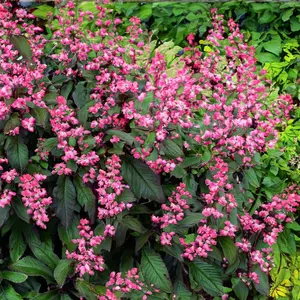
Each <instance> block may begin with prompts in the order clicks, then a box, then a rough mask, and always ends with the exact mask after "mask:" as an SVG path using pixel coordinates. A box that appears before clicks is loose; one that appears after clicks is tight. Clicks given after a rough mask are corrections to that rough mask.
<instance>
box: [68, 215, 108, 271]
mask: <svg viewBox="0 0 300 300" xmlns="http://www.w3.org/2000/svg"><path fill="white" fill-rule="evenodd" d="M108 226H110V225H108ZM78 229H79V235H80V238H79V239H75V240H72V242H73V243H75V244H78V250H77V251H75V252H72V253H70V252H69V251H68V250H67V252H66V256H67V258H68V259H74V260H75V261H76V262H77V265H76V272H78V273H79V275H80V276H81V277H82V276H83V275H84V274H89V275H94V273H95V271H100V272H101V271H103V270H104V259H103V257H102V256H101V255H97V254H96V253H95V247H96V246H98V245H100V244H101V243H102V242H103V241H104V240H105V236H108V235H111V234H113V233H114V230H112V228H111V227H109V228H107V230H106V231H105V232H104V236H98V235H96V236H95V235H94V232H93V231H92V230H91V227H90V226H89V221H88V220H87V219H81V220H80V224H79V225H78Z"/></svg>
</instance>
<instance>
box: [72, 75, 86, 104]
mask: <svg viewBox="0 0 300 300" xmlns="http://www.w3.org/2000/svg"><path fill="white" fill-rule="evenodd" d="M84 85H85V82H83V81H81V82H79V83H78V84H77V86H76V89H75V91H74V92H73V94H72V96H73V99H74V102H75V104H76V105H77V107H83V106H84V105H85V104H86V103H87V102H88V101H89V100H90V89H89V88H86V87H85V86H84Z"/></svg>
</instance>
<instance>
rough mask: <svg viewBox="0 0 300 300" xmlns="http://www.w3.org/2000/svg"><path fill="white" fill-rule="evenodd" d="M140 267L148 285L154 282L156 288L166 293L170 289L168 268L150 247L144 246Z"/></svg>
mask: <svg viewBox="0 0 300 300" xmlns="http://www.w3.org/2000/svg"><path fill="white" fill-rule="evenodd" d="M140 269H141V271H142V273H143V276H144V278H145V280H146V282H147V283H148V284H149V285H151V284H154V286H155V287H156V288H158V289H160V290H162V291H164V292H167V293H170V292H171V291H172V284H171V281H170V279H169V273H168V270H167V268H166V266H165V264H164V262H163V260H162V259H161V257H160V255H159V254H157V253H156V252H154V251H153V250H152V249H149V248H144V249H143V250H142V261H141V266H140Z"/></svg>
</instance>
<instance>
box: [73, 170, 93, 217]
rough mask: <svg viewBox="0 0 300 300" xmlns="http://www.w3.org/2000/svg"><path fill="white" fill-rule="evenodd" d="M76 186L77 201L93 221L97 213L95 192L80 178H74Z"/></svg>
mask: <svg viewBox="0 0 300 300" xmlns="http://www.w3.org/2000/svg"><path fill="white" fill-rule="evenodd" d="M74 186H75V188H76V192H77V201H78V202H79V204H80V205H81V206H84V208H85V211H86V212H88V214H89V217H90V218H91V219H93V218H94V215H95V212H96V196H95V195H94V193H93V191H92V190H91V189H90V188H89V187H88V186H86V185H85V184H84V183H83V181H82V179H81V178H80V177H79V176H76V177H75V178H74Z"/></svg>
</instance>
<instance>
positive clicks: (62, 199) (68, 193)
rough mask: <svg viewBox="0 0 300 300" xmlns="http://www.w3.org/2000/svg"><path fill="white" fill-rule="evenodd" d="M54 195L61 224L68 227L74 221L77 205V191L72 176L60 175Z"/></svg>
mask: <svg viewBox="0 0 300 300" xmlns="http://www.w3.org/2000/svg"><path fill="white" fill-rule="evenodd" d="M53 195H55V198H56V201H55V204H56V207H55V210H56V215H57V217H58V218H59V219H60V221H61V224H62V225H63V226H64V227H68V226H69V225H70V224H71V222H72V219H73V215H74V210H75V205H76V201H75V198H76V191H75V187H74V185H73V182H72V180H71V178H70V177H68V176H60V177H59V179H58V181H57V187H56V188H55V191H54V192H53Z"/></svg>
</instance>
